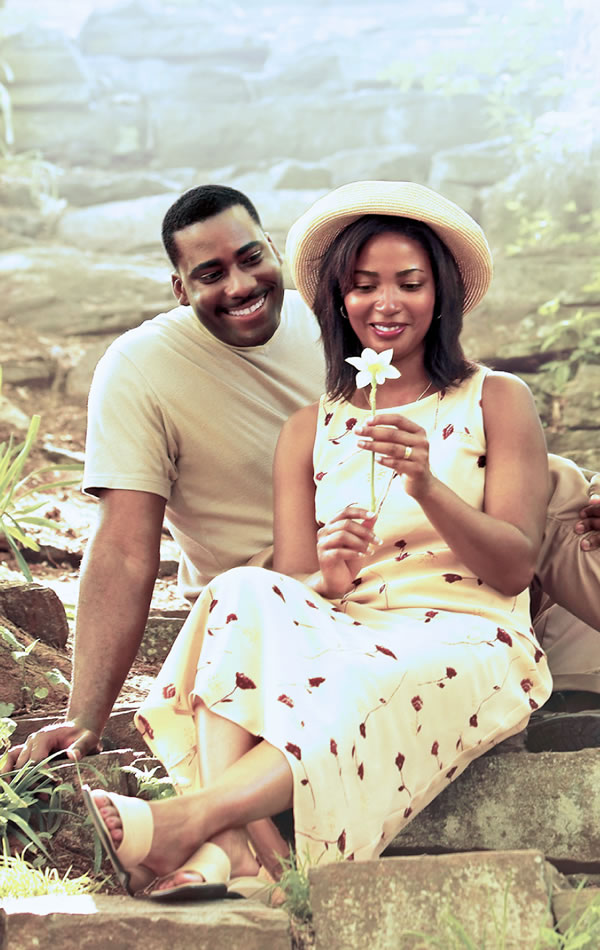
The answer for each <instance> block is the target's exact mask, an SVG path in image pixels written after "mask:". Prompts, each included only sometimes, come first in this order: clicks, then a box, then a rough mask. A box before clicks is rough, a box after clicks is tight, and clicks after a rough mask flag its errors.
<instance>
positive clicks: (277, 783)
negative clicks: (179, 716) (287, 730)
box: [94, 727, 293, 876]
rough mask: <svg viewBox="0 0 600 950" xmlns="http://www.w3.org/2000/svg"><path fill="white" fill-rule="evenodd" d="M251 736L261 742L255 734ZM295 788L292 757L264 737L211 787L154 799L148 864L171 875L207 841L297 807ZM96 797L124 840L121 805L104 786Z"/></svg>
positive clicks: (108, 823)
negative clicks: (293, 805)
mask: <svg viewBox="0 0 600 950" xmlns="http://www.w3.org/2000/svg"><path fill="white" fill-rule="evenodd" d="M238 728H239V727H238ZM240 732H241V733H244V730H243V729H242V730H240ZM245 735H246V736H248V737H249V738H250V739H251V740H252V741H255V740H254V737H253V736H250V734H249V733H245ZM238 738H239V737H238ZM292 792H293V779H292V771H291V768H290V765H289V763H288V761H287V759H286V757H285V756H284V755H283V753H282V752H280V751H279V749H277V748H275V746H272V745H270V743H268V742H265V741H262V742H259V743H258V744H257V745H254V746H253V748H251V749H249V751H247V752H246V753H245V754H243V755H242V757H241V758H239V759H238V760H237V761H235V762H233V763H232V764H231V765H230V766H229V767H228V768H226V769H225V771H224V772H223V773H222V774H221V775H220V776H218V777H217V778H216V779H215V781H214V782H213V783H212V784H211V785H210V786H208V787H207V788H203V789H201V790H200V791H198V792H195V793H190V794H189V795H181V796H178V797H176V798H172V799H168V800H167V801H162V802H150V803H149V804H150V808H151V809H152V812H153V818H154V836H153V840H152V847H151V849H150V853H149V854H148V857H147V858H146V860H145V861H144V865H145V866H146V867H148V868H150V870H152V871H153V872H154V873H155V874H156V875H158V876H165V875H167V874H171V872H172V871H173V870H174V869H176V868H178V867H181V866H182V865H183V864H184V862H185V861H186V860H187V858H189V856H190V855H191V854H192V853H193V852H194V851H196V850H197V849H198V847H199V846H200V845H201V844H202V843H203V842H205V841H209V840H214V839H215V836H217V835H219V833H221V832H224V831H226V830H227V829H232V828H242V827H243V826H245V825H247V824H250V823H252V822H256V821H258V820H260V819H263V818H267V817H270V816H271V815H275V814H277V813H278V812H280V811H285V809H287V808H289V807H291V804H292ZM94 798H95V799H96V802H97V805H98V807H99V809H100V811H101V813H102V816H103V819H104V821H105V824H106V826H107V828H109V829H110V833H111V836H112V838H113V841H114V843H115V844H116V845H118V843H119V842H120V841H121V839H122V824H121V820H120V816H119V814H118V810H117V809H116V808H115V807H114V805H112V803H111V802H110V800H109V799H107V798H106V796H105V795H104V793H103V792H102V791H100V790H96V792H95V793H94Z"/></svg>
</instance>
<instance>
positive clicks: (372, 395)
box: [369, 376, 377, 512]
mask: <svg viewBox="0 0 600 950" xmlns="http://www.w3.org/2000/svg"><path fill="white" fill-rule="evenodd" d="M369 403H370V405H371V412H372V413H373V416H375V413H376V412H377V381H376V379H375V377H374V376H373V381H372V383H371V392H370V394H369ZM371 511H372V512H375V455H374V454H373V452H371Z"/></svg>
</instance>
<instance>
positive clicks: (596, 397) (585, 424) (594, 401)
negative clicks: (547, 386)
mask: <svg viewBox="0 0 600 950" xmlns="http://www.w3.org/2000/svg"><path fill="white" fill-rule="evenodd" d="M561 395H562V397H563V409H562V413H561V418H560V423H561V425H563V426H565V427H566V428H567V429H579V430H581V429H592V430H594V434H593V435H591V438H593V439H596V440H597V434H598V429H599V428H600V366H598V365H596V364H590V363H583V364H582V365H581V366H580V367H579V368H578V370H577V373H576V375H575V376H574V378H573V379H572V380H570V382H568V383H567V385H566V386H565V388H564V389H563V391H562V393H561ZM582 435H583V433H582Z"/></svg>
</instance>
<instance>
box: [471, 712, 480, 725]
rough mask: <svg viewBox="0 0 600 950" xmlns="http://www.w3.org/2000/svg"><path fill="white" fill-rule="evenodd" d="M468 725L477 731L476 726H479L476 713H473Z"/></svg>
mask: <svg viewBox="0 0 600 950" xmlns="http://www.w3.org/2000/svg"><path fill="white" fill-rule="evenodd" d="M469 725H470V726H473V729H477V726H478V725H479V720H478V719H477V713H473V715H472V716H471V718H470V719H469Z"/></svg>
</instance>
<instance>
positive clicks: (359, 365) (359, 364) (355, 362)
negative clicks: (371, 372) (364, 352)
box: [344, 356, 367, 370]
mask: <svg viewBox="0 0 600 950" xmlns="http://www.w3.org/2000/svg"><path fill="white" fill-rule="evenodd" d="M344 362H345V363H350V366H354V367H356V369H363V370H364V369H366V368H367V367H366V365H365V361H364V360H363V359H362V357H360V356H347V357H346V359H345V360H344Z"/></svg>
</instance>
